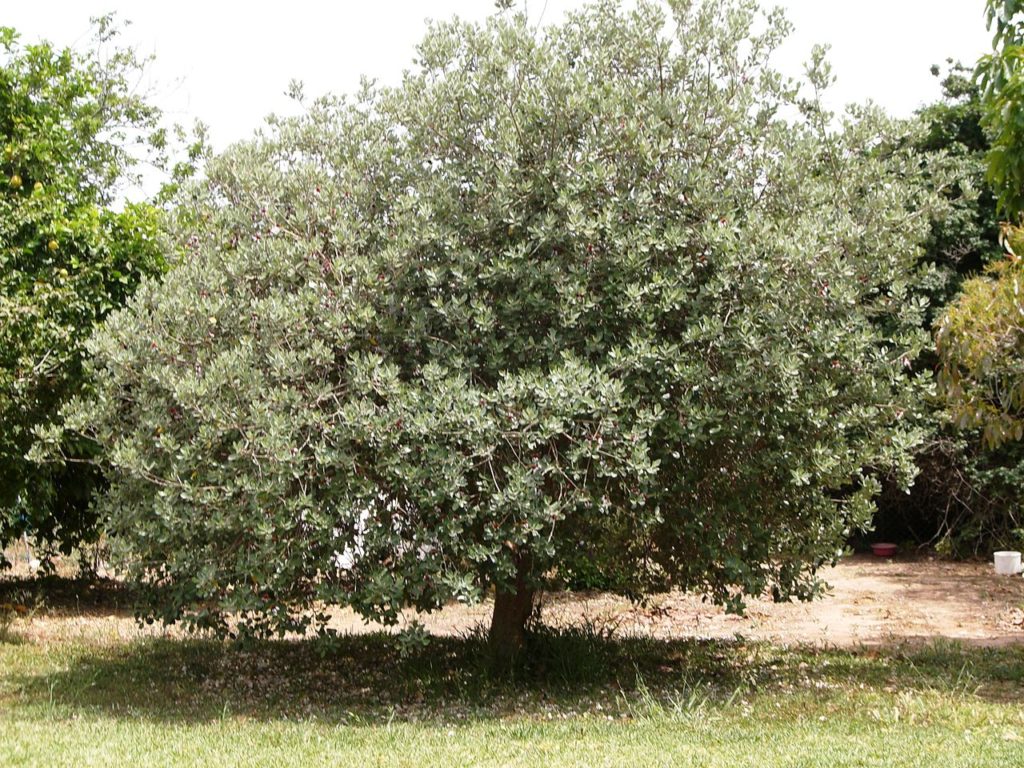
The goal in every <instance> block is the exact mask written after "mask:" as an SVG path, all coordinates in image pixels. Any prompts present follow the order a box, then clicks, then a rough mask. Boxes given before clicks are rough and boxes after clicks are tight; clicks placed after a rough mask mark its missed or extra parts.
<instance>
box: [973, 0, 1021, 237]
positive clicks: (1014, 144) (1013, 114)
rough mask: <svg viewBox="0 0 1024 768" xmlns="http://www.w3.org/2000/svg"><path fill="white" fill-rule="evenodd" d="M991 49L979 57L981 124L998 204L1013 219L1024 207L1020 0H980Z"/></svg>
mask: <svg viewBox="0 0 1024 768" xmlns="http://www.w3.org/2000/svg"><path fill="white" fill-rule="evenodd" d="M985 18H986V23H987V25H988V29H989V31H990V32H992V33H993V38H992V44H993V51H992V53H991V54H988V55H987V56H983V57H982V58H981V60H980V61H979V62H978V76H979V79H980V81H981V83H982V85H983V88H984V104H985V127H986V128H987V129H988V132H989V135H990V137H991V142H992V150H991V152H990V153H989V157H988V162H989V165H988V175H989V180H990V181H991V183H992V186H993V188H994V189H995V190H996V191H997V193H998V199H999V207H1000V208H1001V210H1002V211H1003V212H1004V213H1005V214H1006V215H1007V217H1009V218H1012V219H1016V218H1017V216H1018V215H1019V214H1020V212H1021V211H1024V2H1022V0H985Z"/></svg>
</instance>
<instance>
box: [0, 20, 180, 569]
mask: <svg viewBox="0 0 1024 768" xmlns="http://www.w3.org/2000/svg"><path fill="white" fill-rule="evenodd" d="M97 31H98V35H99V39H98V41H97V42H98V43H99V44H105V47H104V52H103V55H102V56H101V54H100V51H99V49H98V48H96V49H93V50H92V51H91V52H89V53H84V54H80V53H76V52H74V51H71V50H59V49H56V48H54V47H53V46H51V45H49V44H47V43H41V44H37V45H22V44H21V43H20V42H19V40H18V36H17V35H16V34H15V32H14V30H12V29H10V28H0V153H2V156H0V545H2V544H3V543H5V542H7V541H9V540H10V539H12V538H13V537H15V536H17V535H20V534H21V533H23V532H28V533H30V534H32V535H33V536H35V537H36V538H37V539H38V540H44V541H51V542H52V541H55V540H58V539H59V541H60V544H61V546H62V548H63V549H64V550H65V551H67V550H69V549H70V547H72V546H73V545H75V544H76V543H78V542H79V541H81V540H82V539H87V538H89V537H90V536H91V535H93V533H94V531H95V516H94V515H93V513H92V512H91V509H90V505H89V502H90V497H91V495H92V493H93V490H94V489H95V488H96V487H97V485H98V484H99V483H100V482H101V481H100V477H99V475H98V473H97V470H96V469H95V467H93V466H91V465H90V464H85V463H79V460H82V459H86V458H88V454H89V451H90V448H89V446H87V445H85V444H82V443H80V442H78V443H69V444H68V445H66V446H64V449H65V451H64V452H65V454H66V456H67V457H68V459H69V461H68V462H66V463H60V464H52V463H51V464H46V465H44V466H41V465H37V464H34V463H32V462H30V461H28V460H27V459H26V458H25V456H26V453H27V452H28V451H29V449H30V447H31V446H32V443H33V431H34V430H36V429H38V428H42V427H45V426H47V425H49V424H52V423H53V422H54V421H55V420H56V419H57V418H58V415H59V412H60V409H61V407H62V406H63V405H64V404H65V403H66V402H68V401H69V400H70V399H71V398H72V397H73V396H76V395H80V394H82V393H83V392H84V391H85V390H86V387H87V384H86V381H85V379H84V373H83V369H82V360H83V356H84V343H85V340H86V339H87V338H88V336H89V334H90V332H91V330H92V328H93V326H94V325H96V324H97V323H98V322H99V321H100V320H101V319H102V318H103V317H105V316H106V315H107V314H108V313H109V312H110V311H111V310H112V309H114V308H116V307H119V306H122V305H123V304H124V303H125V301H126V299H127V297H128V296H129V295H130V294H131V292H132V291H133V290H134V288H135V287H136V286H137V284H138V283H139V281H140V279H141V278H142V276H144V275H150V274H154V273H156V272H159V271H160V270H161V269H162V267H163V265H164V256H163V254H162V251H161V249H160V248H159V247H158V245H157V218H156V212H155V211H154V210H153V209H152V208H150V207H148V206H145V205H125V206H124V207H123V209H122V210H117V211H115V210H113V209H111V208H110V203H111V201H112V199H113V195H114V194H115V192H116V189H117V183H118V182H119V181H122V180H123V179H124V178H125V177H126V174H128V173H129V171H130V169H131V168H132V166H133V165H134V164H135V162H136V160H137V158H138V155H137V154H133V150H132V145H133V144H134V143H136V142H145V143H147V145H149V142H150V140H151V139H155V140H156V142H157V143H158V144H159V143H160V142H161V137H160V135H159V131H158V130H157V126H156V120H157V114H156V112H155V111H154V109H153V108H152V107H150V106H149V105H147V104H146V103H145V102H144V101H142V100H140V99H139V98H138V97H137V96H136V95H134V88H135V85H136V84H135V75H136V74H137V72H138V70H139V67H140V62H138V61H137V60H136V59H135V57H134V56H133V55H132V54H131V53H130V52H129V51H124V50H113V51H111V50H109V42H110V38H111V36H112V34H113V31H114V30H113V27H112V26H111V25H110V20H109V19H104V20H101V21H100V24H99V27H98V29H97ZM0 564H3V555H2V554H0Z"/></svg>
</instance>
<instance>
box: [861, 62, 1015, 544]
mask: <svg viewBox="0 0 1024 768" xmlns="http://www.w3.org/2000/svg"><path fill="white" fill-rule="evenodd" d="M932 71H933V74H934V75H935V76H936V77H939V78H941V86H942V98H941V99H940V100H939V101H937V102H935V103H934V104H930V105H928V106H927V107H925V108H923V109H921V110H919V112H918V113H917V117H918V119H920V120H921V121H922V122H923V123H924V126H925V130H924V132H923V133H922V134H920V135H919V137H918V139H917V140H916V141H915V143H914V149H915V151H917V152H920V153H921V154H923V155H931V156H932V157H933V160H934V161H935V162H940V163H943V164H945V165H946V166H947V167H946V169H945V172H946V174H948V175H949V176H952V177H953V178H954V179H955V180H956V181H955V182H954V183H953V184H951V185H950V186H949V187H948V188H947V190H946V192H945V196H946V197H947V200H948V202H949V208H948V210H946V211H944V212H943V215H942V216H941V217H938V218H936V219H935V220H934V221H932V222H931V225H930V231H929V235H928V237H927V239H926V240H925V243H924V250H923V253H922V256H921V261H920V265H919V270H920V277H919V278H918V280H917V286H918V287H917V290H919V291H920V292H921V294H922V295H923V296H924V297H926V298H927V299H928V312H927V313H926V315H925V318H924V322H925V327H926V328H928V329H929V330H931V328H932V327H933V325H934V324H935V322H936V321H937V320H938V319H939V318H940V317H941V316H942V314H943V312H944V311H945V309H946V307H947V305H948V304H949V303H950V302H951V301H952V300H953V299H954V298H955V297H956V296H957V294H958V293H959V291H960V289H961V286H962V285H963V283H964V281H965V280H967V279H969V278H972V277H976V276H977V275H978V274H979V273H981V272H982V270H983V269H984V268H985V266H986V265H987V264H989V263H991V262H994V261H998V260H1000V259H1001V258H1002V251H1001V249H1000V247H999V244H998V242H997V240H996V234H997V232H998V229H999V227H998V215H997V212H996V197H995V194H994V193H993V191H992V188H991V186H990V184H989V183H988V181H987V179H986V172H987V167H988V150H989V141H988V136H987V134H986V132H985V129H984V128H983V126H982V122H983V111H984V110H983V103H982V90H981V87H980V85H979V84H978V83H977V81H976V80H975V78H974V73H973V71H972V70H968V69H967V68H965V67H963V66H962V65H960V64H956V63H953V62H948V66H947V67H946V68H945V69H944V70H943V69H940V68H939V67H933V70H932ZM938 363H939V361H938V357H937V355H936V354H935V352H934V351H930V352H927V353H926V354H924V355H923V356H922V359H921V361H920V363H919V365H920V367H922V368H928V367H937V366H938ZM917 413H918V416H917V418H918V419H919V424H920V427H921V429H922V430H924V431H925V432H926V433H927V434H928V438H927V439H926V440H925V441H923V442H922V444H921V445H920V446H919V447H918V449H917V450H916V452H915V456H914V463H915V465H916V466H917V467H918V470H919V471H918V473H917V477H916V478H915V480H914V484H913V486H912V487H911V488H910V491H909V493H908V492H906V491H905V490H904V489H903V488H901V487H900V482H899V481H898V479H896V478H893V479H887V480H886V481H885V482H884V483H883V491H882V494H881V496H880V497H879V500H878V514H877V515H876V517H875V523H874V530H873V534H872V535H873V536H876V537H879V538H882V539H887V540H893V541H906V540H911V541H915V542H918V543H922V544H923V543H927V544H932V545H935V546H937V547H938V548H939V549H940V550H941V551H948V552H950V553H959V554H972V553H975V552H976V551H977V550H978V548H988V546H989V544H990V543H991V541H992V539H993V537H995V538H998V537H1001V536H1003V535H1005V533H1006V531H1007V530H1008V528H1010V529H1012V528H1014V527H1016V523H1015V522H1014V521H1013V515H1012V512H1011V510H1012V509H1014V508H1015V507H1016V506H1017V502H1016V501H1015V500H1014V499H1015V498H1016V495H1017V494H1012V497H1007V495H1006V492H1005V491H1006V489H1007V487H1008V486H1006V485H1005V484H1004V483H1002V482H996V481H995V478H993V477H992V476H990V474H989V472H990V470H995V469H996V467H997V466H999V465H1001V464H1002V463H1005V462H1004V459H1005V458H1006V457H1004V456H998V455H994V454H993V453H992V452H991V451H987V450H984V449H983V448H982V447H981V445H980V441H979V440H978V439H977V436H976V435H973V434H971V433H970V432H969V431H968V432H964V431H962V430H958V429H957V427H956V425H955V424H954V423H953V419H952V418H951V416H950V413H949V411H948V409H947V403H946V401H945V399H944V398H943V397H941V396H938V395H936V394H935V393H930V392H927V391H925V392H923V393H922V399H921V402H920V403H919V404H918V408H917ZM1001 451H1002V449H1001Z"/></svg>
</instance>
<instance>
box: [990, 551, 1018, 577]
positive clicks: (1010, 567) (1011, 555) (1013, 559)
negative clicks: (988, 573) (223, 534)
mask: <svg viewBox="0 0 1024 768" xmlns="http://www.w3.org/2000/svg"><path fill="white" fill-rule="evenodd" d="M992 559H993V561H994V562H995V566H996V573H998V574H999V575H1000V576H1015V575H1016V574H1018V573H1020V571H1021V568H1020V552H996V553H995V554H994V555H993V556H992Z"/></svg>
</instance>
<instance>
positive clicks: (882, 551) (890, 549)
mask: <svg viewBox="0 0 1024 768" xmlns="http://www.w3.org/2000/svg"><path fill="white" fill-rule="evenodd" d="M871 551H872V552H874V553H875V555H876V556H877V557H892V556H893V555H895V554H896V545H895V544H889V543H880V544H872V545H871Z"/></svg>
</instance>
